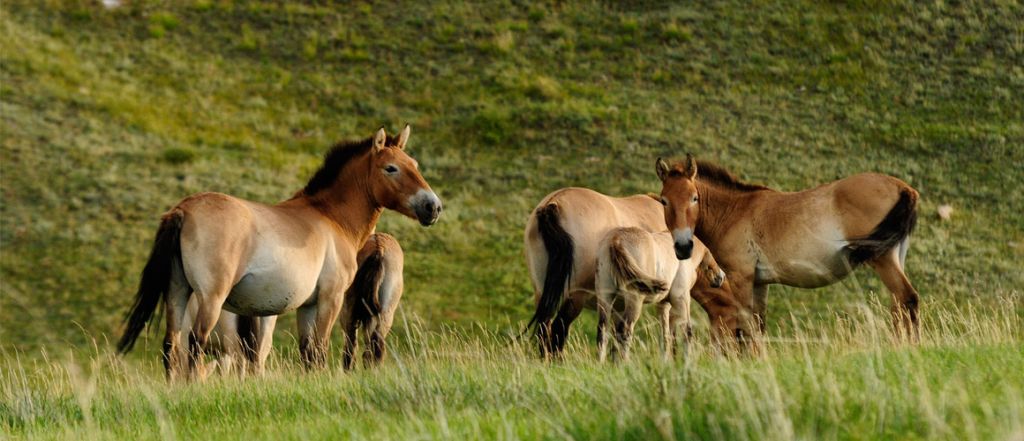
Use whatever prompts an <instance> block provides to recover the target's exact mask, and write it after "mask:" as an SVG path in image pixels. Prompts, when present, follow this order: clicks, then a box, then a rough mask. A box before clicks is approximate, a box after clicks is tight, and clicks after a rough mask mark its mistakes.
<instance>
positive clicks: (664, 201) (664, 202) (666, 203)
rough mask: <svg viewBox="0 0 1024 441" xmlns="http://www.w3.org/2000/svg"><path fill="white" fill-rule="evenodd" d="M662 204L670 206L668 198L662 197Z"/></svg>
mask: <svg viewBox="0 0 1024 441" xmlns="http://www.w3.org/2000/svg"><path fill="white" fill-rule="evenodd" d="M661 205H664V206H666V207H667V206H668V199H665V198H661Z"/></svg>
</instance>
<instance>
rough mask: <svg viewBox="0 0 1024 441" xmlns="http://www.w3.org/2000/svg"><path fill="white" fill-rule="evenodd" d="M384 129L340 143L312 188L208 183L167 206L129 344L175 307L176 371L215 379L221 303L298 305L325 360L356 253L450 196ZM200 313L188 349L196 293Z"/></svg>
mask: <svg viewBox="0 0 1024 441" xmlns="http://www.w3.org/2000/svg"><path fill="white" fill-rule="evenodd" d="M408 139H409V127H408V126H406V127H405V129H404V130H403V131H402V133H401V134H400V135H399V136H398V137H397V138H392V137H388V136H387V134H386V133H385V132H384V129H383V128H382V129H380V130H379V131H377V133H376V135H374V136H372V137H370V138H367V139H366V140H363V141H358V142H351V143H342V144H339V145H337V146H335V147H334V148H332V149H331V150H330V151H329V152H328V153H327V156H326V158H325V160H324V164H323V166H322V167H321V168H320V169H319V170H318V171H317V172H316V174H314V175H313V178H312V179H310V181H309V183H308V184H306V187H305V188H304V189H302V190H300V191H299V192H298V193H296V194H295V196H293V197H292V198H291V199H288V200H286V201H284V202H281V203H279V204H277V205H264V204H260V203H256V202H251V201H246V200H243V199H239V198H236V197H232V196H228V195H225V194H220V193H200V194H197V195H194V196H190V197H188V198H186V199H185V200H183V201H181V202H180V203H178V205H177V206H175V207H174V208H172V209H171V210H170V211H169V212H167V214H165V215H164V216H163V221H162V222H161V224H160V228H159V229H158V230H157V234H156V240H155V243H154V245H153V250H152V253H151V255H150V258H149V261H148V262H147V263H146V266H145V269H143V272H142V281H141V282H140V284H139V290H138V293H137V294H136V297H135V304H134V306H132V309H131V311H130V312H129V315H128V317H127V319H126V320H127V327H126V329H125V333H124V335H123V336H122V338H121V340H120V342H119V343H118V350H119V351H120V352H126V351H128V350H131V348H132V346H133V344H134V343H135V340H136V339H137V338H138V336H139V334H140V333H141V332H142V330H143V328H144V327H145V326H146V324H147V323H148V322H149V320H150V319H151V318H152V316H153V312H154V311H155V310H156V308H157V306H158V305H159V304H160V303H161V302H163V303H164V304H165V305H166V308H165V310H166V314H167V331H166V335H165V339H164V361H165V366H166V368H167V374H168V377H169V378H170V379H172V380H173V379H175V378H177V377H178V376H180V375H182V374H184V373H187V374H188V376H189V377H190V378H194V377H197V376H198V377H200V378H201V377H203V372H202V371H203V370H204V368H203V363H201V360H202V358H203V352H204V350H205V347H206V344H207V340H208V338H209V336H210V332H211V331H212V330H213V327H214V324H215V323H216V321H217V319H218V317H219V316H220V312H221V309H222V308H223V309H227V310H228V311H231V312H233V313H235V314H239V315H242V316H250V317H262V316H272V315H278V314H281V313H283V312H286V311H290V310H295V309H297V310H298V334H299V350H300V354H301V357H302V360H303V362H304V363H305V364H306V366H307V367H319V366H323V365H324V364H325V361H326V356H327V346H328V342H329V337H330V333H331V329H332V327H333V325H334V321H335V320H336V319H337V317H338V313H339V312H340V311H341V308H342V304H343V302H344V293H345V290H346V289H347V288H348V287H349V285H351V283H352V280H353V278H354V276H355V274H356V268H357V264H356V253H357V252H358V251H359V250H360V248H362V247H363V244H364V243H365V242H366V240H367V238H369V237H370V234H372V233H373V231H374V228H375V226H376V224H377V220H378V219H379V218H380V215H381V212H382V211H383V210H384V209H385V208H387V209H391V210H395V211H398V212H399V213H402V214H404V215H406V216H408V217H411V218H414V219H417V220H418V221H419V222H420V224H422V225H424V226H427V225H431V224H433V223H434V222H435V221H436V220H437V218H438V216H439V215H440V213H441V201H440V199H438V197H437V195H436V194H434V192H433V191H432V190H431V189H430V186H429V185H428V184H427V182H426V181H425V180H424V179H423V176H421V175H420V173H419V170H418V167H417V164H416V161H415V160H413V159H412V158H411V157H409V155H407V154H406V153H405V151H404V149H405V145H406V142H407V141H408ZM193 296H194V297H195V298H197V299H198V308H197V312H196V317H195V321H194V323H193V324H192V328H191V330H190V332H189V337H188V352H187V354H186V353H185V351H184V348H182V347H181V346H182V339H181V335H180V334H181V331H182V322H183V319H184V317H185V313H186V305H187V303H188V301H189V298H190V297H193Z"/></svg>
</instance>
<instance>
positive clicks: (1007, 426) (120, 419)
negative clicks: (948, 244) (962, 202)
mask: <svg viewBox="0 0 1024 441" xmlns="http://www.w3.org/2000/svg"><path fill="white" fill-rule="evenodd" d="M1019 301H1020V299H1019V298H1016V299H1010V298H1004V299H1001V302H1000V303H998V304H995V305H992V306H986V307H977V306H976V307H975V308H965V309H959V308H956V307H951V308H950V309H949V310H948V311H949V313H947V314H942V315H940V316H937V317H934V318H933V320H932V321H930V322H929V326H928V328H927V331H928V332H926V333H925V336H926V337H925V339H924V342H923V343H922V344H921V345H920V346H915V347H904V346H899V345H894V344H893V343H892V342H890V341H889V338H890V332H889V329H888V328H887V327H886V325H885V324H884V320H882V319H881V317H878V316H876V315H874V314H873V313H871V312H870V311H868V310H865V311H863V313H862V314H860V315H857V316H855V317H850V318H848V319H847V320H846V321H843V322H841V323H837V324H834V325H829V326H824V327H822V326H821V325H820V324H818V323H803V322H795V323H794V324H793V325H794V327H796V328H803V327H809V328H808V329H806V330H802V331H798V332H796V333H794V334H793V336H792V338H791V339H788V340H785V341H783V340H776V341H773V342H772V343H771V344H770V346H769V348H768V351H767V354H768V355H766V356H764V357H762V358H757V359H751V358H728V357H723V356H720V355H716V354H713V353H710V352H709V351H708V350H707V349H706V348H707V345H706V342H701V344H699V345H695V346H694V349H693V352H692V353H691V354H690V355H689V356H688V357H686V358H685V359H684V360H677V361H676V362H674V363H665V362H663V361H661V358H660V356H659V355H658V354H657V351H658V349H657V348H656V347H650V346H649V345H647V344H641V345H640V347H638V352H637V353H635V354H634V357H633V359H632V361H630V362H623V363H618V364H612V363H609V364H597V363H595V362H594V350H593V346H592V344H589V342H584V341H580V340H575V341H573V342H571V344H570V351H569V353H568V355H567V357H566V360H564V361H562V362H558V363H553V364H545V363H542V362H539V361H537V360H536V358H535V356H534V355H533V347H532V345H530V344H526V345H524V344H522V342H519V341H516V340H514V339H510V338H509V337H508V336H507V335H503V334H494V333H487V332H481V333H479V334H477V336H476V337H472V338H467V337H466V336H465V334H464V333H461V332H453V331H452V330H443V331H439V332H431V331H425V330H424V328H423V327H422V325H421V324H413V325H411V326H410V325H408V324H407V326H405V329H406V332H407V334H403V335H399V336H397V337H398V338H397V339H395V343H397V344H396V346H397V350H396V351H395V352H394V353H393V355H392V358H391V359H390V360H389V361H388V362H387V363H386V364H385V365H383V366H381V367H380V368H378V369H375V370H372V371H366V370H359V371H355V372H353V373H345V372H343V371H341V370H340V368H339V367H338V366H337V365H333V366H332V367H331V368H330V369H329V370H327V371H324V372H318V373H306V372H302V370H301V368H300V367H299V366H298V363H297V362H296V361H295V359H296V357H294V355H295V354H294V351H293V350H292V351H290V350H284V351H282V352H284V354H282V355H281V357H276V358H274V359H273V360H272V362H273V363H272V369H271V371H270V374H268V375H267V376H266V377H264V378H258V379H248V380H246V381H240V380H239V379H237V378H234V377H214V378H211V379H210V380H209V381H208V382H207V383H204V384H191V385H180V384H177V385H167V384H166V383H165V382H164V381H163V379H162V377H161V374H160V373H159V371H160V369H161V367H160V366H159V363H157V362H156V361H155V360H148V361H145V362H134V361H128V362H126V361H124V360H123V359H120V358H118V357H116V356H113V355H111V354H110V353H109V351H107V350H105V349H100V350H99V351H98V352H96V353H94V354H92V355H86V356H85V357H84V358H67V359H65V360H64V361H61V362H52V361H20V360H17V359H16V358H15V357H14V356H13V354H7V361H8V363H7V364H6V365H3V366H2V367H3V371H2V372H3V373H4V375H5V376H6V377H7V378H9V379H10V381H9V382H6V383H5V384H4V385H3V387H2V388H0V403H3V404H2V405H0V428H3V429H5V430H7V431H9V432H10V433H11V434H12V435H14V436H26V437H29V438H39V439H45V438H88V439H125V438H129V439H139V438H156V437H163V438H175V437H176V438H180V439H193V438H197V437H201V438H218V439H220V438H226V439H308V438H309V437H313V438H337V437H354V438H375V439H410V438H419V439H424V438H446V439H488V438H501V439H520V438H521V439H539V438H544V439H549V438H550V439H565V438H575V439H589V438H595V437H596V438H610V439H658V438H660V439H690V438H698V439H767V440H774V439H780V440H784V439H794V438H796V439H958V440H963V439H968V440H971V439H1011V437H1012V436H1020V435H1021V434H1022V431H1024V376H1020V375H1015V374H1011V373H1013V372H1021V371H1022V370H1024V345H1022V344H1021V341H1022V338H1024V335H1022V325H1024V322H1022V318H1021V316H1020V315H1018V314H1017V313H1016V312H1015V309H1014V308H1013V304H1012V302H1019ZM643 334H644V333H641V335H642V337H643V339H642V342H651V341H654V339H653V335H643ZM410 342H413V343H410ZM55 355H56V354H55Z"/></svg>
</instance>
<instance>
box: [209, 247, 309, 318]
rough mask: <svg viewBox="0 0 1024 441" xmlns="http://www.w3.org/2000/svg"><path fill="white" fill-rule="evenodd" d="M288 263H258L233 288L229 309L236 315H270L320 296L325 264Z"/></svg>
mask: <svg viewBox="0 0 1024 441" xmlns="http://www.w3.org/2000/svg"><path fill="white" fill-rule="evenodd" d="M285 263H286V261H285V262H282V261H280V260H279V259H269V258H264V259H262V261H260V260H255V261H254V262H253V264H251V265H250V266H249V268H247V271H246V274H245V276H243V277H242V279H241V280H240V281H239V282H238V283H237V284H235V286H234V287H233V288H232V289H231V294H230V295H229V296H228V298H227V300H226V301H225V308H226V309H227V310H228V311H231V312H234V313H236V314H244V315H253V316H267V315H277V314H281V313H282V312H286V311H291V310H293V309H296V308H298V307H299V306H302V305H303V304H304V303H307V301H309V300H310V299H311V298H312V297H313V296H314V295H315V294H316V287H317V281H318V275H319V273H320V269H321V266H322V262H307V263H308V265H287V264H285ZM293 263H295V262H293Z"/></svg>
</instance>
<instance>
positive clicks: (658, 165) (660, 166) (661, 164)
mask: <svg viewBox="0 0 1024 441" xmlns="http://www.w3.org/2000/svg"><path fill="white" fill-rule="evenodd" d="M654 169H655V170H656V171H657V172H658V179H661V180H662V181H664V180H665V179H666V178H668V171H669V168H668V163H667V162H665V160H664V159H661V158H658V162H655V163H654Z"/></svg>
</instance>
